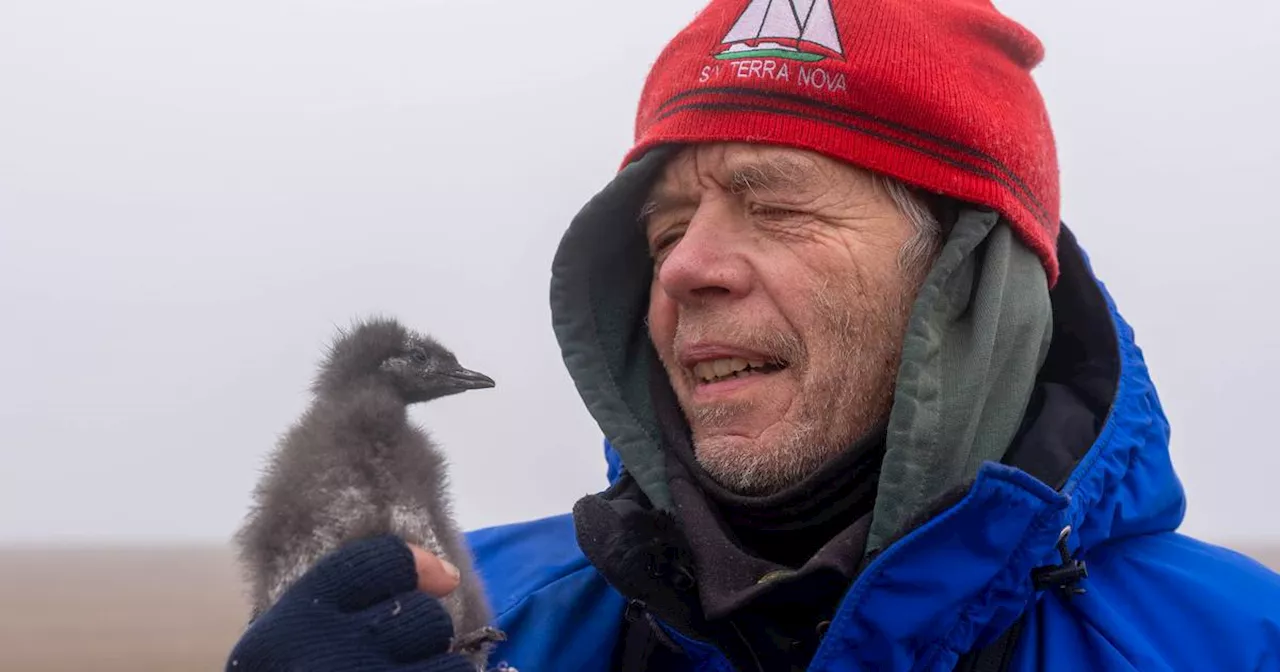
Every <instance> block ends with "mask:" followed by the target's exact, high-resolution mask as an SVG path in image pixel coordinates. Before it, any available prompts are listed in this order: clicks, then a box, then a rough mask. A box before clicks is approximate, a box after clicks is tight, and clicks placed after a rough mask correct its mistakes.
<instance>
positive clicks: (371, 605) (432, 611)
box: [226, 536, 475, 672]
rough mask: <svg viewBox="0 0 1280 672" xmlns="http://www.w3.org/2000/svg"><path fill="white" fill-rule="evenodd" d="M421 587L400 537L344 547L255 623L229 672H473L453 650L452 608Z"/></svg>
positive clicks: (233, 657) (242, 640)
mask: <svg viewBox="0 0 1280 672" xmlns="http://www.w3.org/2000/svg"><path fill="white" fill-rule="evenodd" d="M417 585H418V577H417V572H416V571H415V569H414V563H413V554H412V553H411V552H410V551H409V547H408V546H406V545H405V543H404V542H403V541H401V540H399V539H397V538H396V537H391V536H386V537H378V538H375V539H368V540H362V541H357V542H354V543H352V544H349V545H347V546H344V547H343V548H341V549H339V550H338V551H337V552H335V553H332V554H330V555H329V556H326V557H325V558H323V559H321V560H320V562H319V563H317V564H316V566H315V567H313V568H312V569H311V570H310V571H309V572H307V573H306V574H305V575H303V577H302V578H300V579H299V580H298V582H297V583H296V584H294V585H293V587H291V588H290V589H289V590H288V591H286V592H285V594H284V595H283V596H281V598H280V600H279V601H278V602H277V603H276V604H275V606H273V607H272V608H271V609H269V610H267V611H266V613H264V614H262V615H261V616H260V617H259V618H258V619H257V620H256V621H254V622H253V624H252V625H251V626H250V627H249V629H248V630H246V631H245V633H244V634H243V635H242V636H241V637H240V641H239V642H237V643H236V646H235V648H234V649H233V650H232V651H231V656H230V657H229V659H228V660H227V668H226V669H227V672H285V671H289V672H293V671H303V670H305V671H307V672H354V671H356V670H360V671H361V672H473V671H474V670H475V667H474V666H472V665H471V664H470V663H468V661H467V660H466V659H465V658H463V657H462V656H461V655H458V654H451V653H448V649H449V644H450V640H451V639H452V637H453V621H452V619H451V618H450V617H449V614H448V612H446V611H445V610H444V607H443V606H442V605H441V604H440V601H439V600H437V599H436V598H434V597H432V596H430V595H427V594H426V593H424V592H422V591H420V590H418V589H417Z"/></svg>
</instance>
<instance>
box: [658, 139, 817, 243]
mask: <svg viewBox="0 0 1280 672" xmlns="http://www.w3.org/2000/svg"><path fill="white" fill-rule="evenodd" d="M819 178H820V174H819V171H818V170H817V167H816V166H814V165H813V163H812V162H810V161H805V160H801V159H796V158H792V157H787V156H771V157H768V158H766V159H762V160H759V161H751V162H744V163H742V164H739V165H737V166H735V167H734V168H733V170H731V171H730V172H729V175H728V179H727V180H725V186H726V187H727V188H728V190H729V192H730V193H733V194H742V193H746V192H751V193H753V194H754V193H756V192H759V191H793V192H795V191H801V190H803V189H806V188H808V187H809V186H811V185H812V184H814V182H815V181H816V180H818V179H819ZM696 205H697V203H696V202H695V201H694V200H693V199H691V198H689V197H688V196H685V195H682V194H675V193H671V192H668V191H666V190H664V189H662V188H661V187H658V188H655V189H654V192H653V193H652V194H650V195H649V197H648V198H647V199H645V202H644V204H643V205H641V206H640V211H639V213H638V214H637V215H636V223H637V224H639V225H640V228H641V230H645V229H646V228H647V227H648V224H649V218H650V217H653V216H654V215H657V214H661V213H663V212H667V211H670V210H676V209H679V208H682V207H693V206H696Z"/></svg>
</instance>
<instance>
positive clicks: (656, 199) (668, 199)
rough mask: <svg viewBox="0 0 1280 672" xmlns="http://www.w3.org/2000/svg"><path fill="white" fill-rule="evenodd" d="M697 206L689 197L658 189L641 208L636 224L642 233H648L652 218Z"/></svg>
mask: <svg viewBox="0 0 1280 672" xmlns="http://www.w3.org/2000/svg"><path fill="white" fill-rule="evenodd" d="M696 205H697V203H696V202H695V201H694V200H693V199H691V198H689V197H688V196H683V195H677V194H674V193H671V192H668V191H667V190H664V189H662V188H661V187H658V188H656V189H654V190H653V193H651V194H649V197H648V198H646V199H645V201H644V204H643V205H641V206H640V212H639V213H638V214H637V215H636V223H637V224H639V225H640V230H641V231H642V232H647V229H648V226H649V218H650V217H653V216H654V215H658V214H662V213H664V212H667V211H670V210H676V209H679V208H682V207H693V206H696Z"/></svg>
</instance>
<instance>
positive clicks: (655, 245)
mask: <svg viewBox="0 0 1280 672" xmlns="http://www.w3.org/2000/svg"><path fill="white" fill-rule="evenodd" d="M680 235H681V231H679V230H670V231H664V232H663V233H661V234H659V235H657V236H655V237H654V239H653V240H652V241H650V242H649V254H651V255H653V257H654V258H657V257H658V256H660V255H661V254H662V253H663V252H665V251H666V250H667V249H669V248H670V247H671V246H672V245H675V244H676V242H678V241H679V240H680Z"/></svg>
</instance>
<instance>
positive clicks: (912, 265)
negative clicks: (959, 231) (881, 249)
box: [872, 173, 942, 273]
mask: <svg viewBox="0 0 1280 672" xmlns="http://www.w3.org/2000/svg"><path fill="white" fill-rule="evenodd" d="M872 175H873V176H874V177H875V181H876V183H877V184H878V185H879V186H880V187H881V188H883V189H884V190H885V192H886V193H888V194H889V198H891V199H893V203H894V205H897V206H898V210H900V211H901V212H902V215H903V216H904V217H906V218H907V221H908V222H910V223H911V228H912V229H914V230H915V233H914V234H913V235H912V236H911V238H910V239H909V240H907V242H906V243H905V244H903V246H902V251H901V253H900V254H899V255H898V266H899V267H900V268H902V269H903V270H906V271H910V272H913V273H916V272H919V273H923V272H925V271H926V268H925V267H926V265H928V264H930V263H932V262H933V258H934V257H935V256H937V254H938V252H940V251H941V249H942V225H941V224H940V223H939V222H938V218H937V216H935V215H934V214H933V211H932V210H930V209H929V206H928V205H927V204H926V203H925V201H924V199H923V198H921V197H920V195H919V194H918V193H916V192H915V191H914V190H913V189H912V188H911V187H909V186H907V185H906V184H905V183H903V182H900V181H898V180H895V179H893V178H892V177H888V176H886V175H882V174H880V173H873V174H872Z"/></svg>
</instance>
